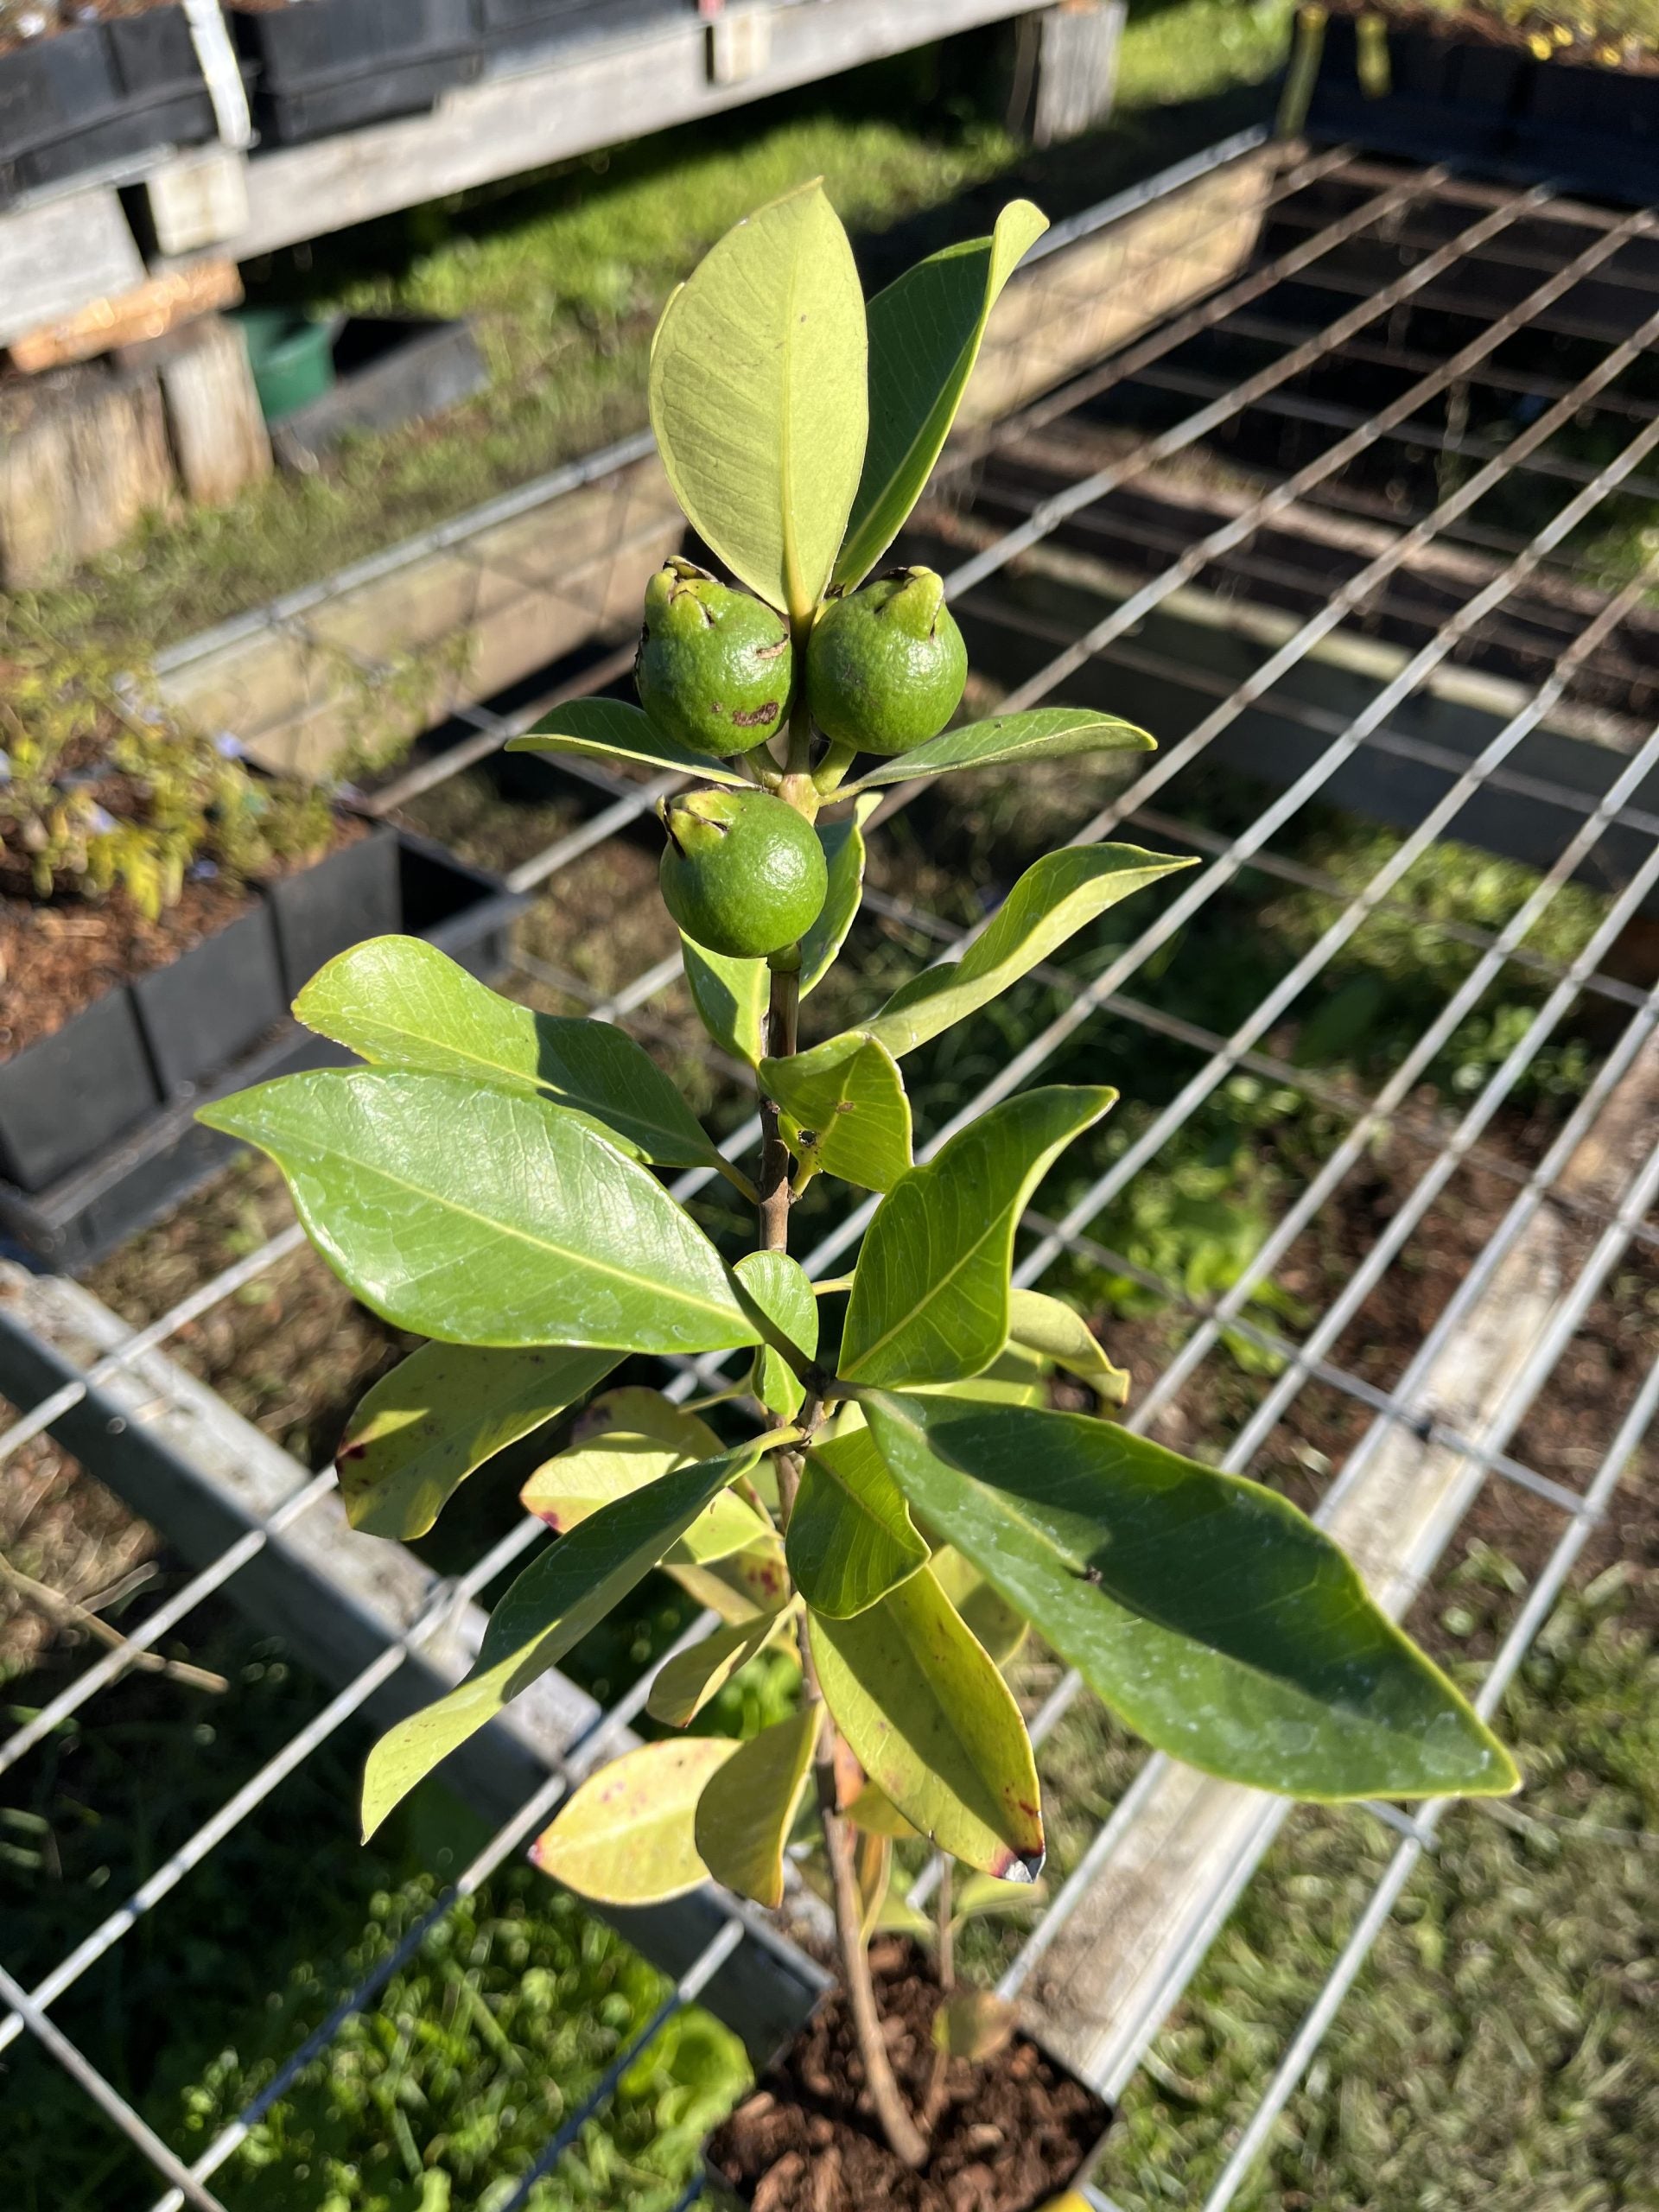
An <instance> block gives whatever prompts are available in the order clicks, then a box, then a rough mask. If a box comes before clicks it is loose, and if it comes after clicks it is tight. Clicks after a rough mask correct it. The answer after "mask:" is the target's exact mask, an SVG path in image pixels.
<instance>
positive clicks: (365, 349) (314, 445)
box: [270, 315, 489, 468]
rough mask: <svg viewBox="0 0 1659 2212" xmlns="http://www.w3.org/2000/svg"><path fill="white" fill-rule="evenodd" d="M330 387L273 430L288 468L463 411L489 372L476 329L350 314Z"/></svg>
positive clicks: (426, 318) (430, 318) (431, 318)
mask: <svg viewBox="0 0 1659 2212" xmlns="http://www.w3.org/2000/svg"><path fill="white" fill-rule="evenodd" d="M488 381H489V370H488V369H487V367H486V365H485V361H484V356H483V354H482V353H480V351H479V346H478V340H476V339H475V338H474V335H473V331H472V326H471V325H470V324H469V323H467V322H449V321H443V320H442V319H441V318H440V317H438V316H436V315H348V316H347V317H346V321H344V322H343V323H342V324H341V326H340V330H339V332H338V334H336V336H335V339H334V385H333V387H332V388H331V389H330V390H329V391H325V392H323V393H322V394H321V397H318V398H316V399H313V400H308V402H307V403H306V404H305V405H304V406H303V407H296V408H295V409H294V410H292V412H291V413H289V414H287V415H284V416H283V418H282V419H281V421H280V422H278V423H275V424H273V426H272V429H271V440H270V442H271V445H272V448H273V449H274V450H275V452H276V454H277V460H278V461H281V462H282V463H283V466H284V467H288V468H308V467H313V466H314V465H315V462H316V461H318V460H319V459H320V458H321V455H322V454H325V453H327V451H328V450H329V448H331V447H333V446H335V445H338V444H339V442H340V439H341V438H343V437H346V435H349V434H350V433H351V432H353V431H358V430H391V429H396V428H397V425H398V424H399V423H421V422H424V421H426V420H427V419H428V418H429V416H434V415H442V413H444V411H445V410H447V409H448V408H451V407H458V406H459V405H460V404H461V401H462V400H463V399H470V398H471V397H472V396H473V394H474V392H476V391H482V390H483V388H484V386H485V385H486V384H487V383H488Z"/></svg>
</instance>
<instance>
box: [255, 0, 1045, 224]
mask: <svg viewBox="0 0 1659 2212" xmlns="http://www.w3.org/2000/svg"><path fill="white" fill-rule="evenodd" d="M1030 5H1031V0H813V4H811V5H810V6H785V7H780V8H778V9H776V10H773V11H772V32H771V39H770V47H769V50H768V51H767V53H766V59H765V60H764V63H763V64H762V65H761V66H760V67H756V68H755V69H753V71H752V72H751V73H749V74H747V75H741V76H739V77H737V78H736V79H734V81H731V82H728V83H716V82H715V81H714V80H713V79H712V78H711V75H710V73H709V48H708V38H707V32H706V29H705V27H704V26H703V25H702V23H700V22H697V21H696V19H695V18H694V17H692V16H690V11H689V10H688V12H687V16H686V19H685V21H684V22H676V23H673V24H671V25H670V26H668V27H667V28H665V29H662V30H660V31H653V32H652V33H650V34H649V35H641V36H639V37H638V38H634V39H631V40H628V41H622V42H620V43H618V44H617V45H615V46H613V47H599V48H587V47H584V48H578V49H575V50H573V51H569V52H567V53H563V54H559V55H558V57H557V59H556V60H550V63H549V66H548V67H546V68H543V69H537V70H536V71H533V72H531V73H525V74H524V75H516V76H511V77H506V76H504V77H497V78H492V79H486V80H485V81H484V82H483V83H481V84H477V85H472V86H464V87H462V88H461V89H460V90H458V91H456V92H453V93H451V94H449V95H448V97H447V98H446V99H444V100H443V101H442V102H441V104H440V105H439V106H438V107H437V109H436V110H435V111H434V112H433V113H431V114H429V115H418V116H409V117H405V118H402V119H400V120H398V121H397V122H393V123H382V124H374V125H372V126H371V127H369V128H367V129H365V130H353V131H346V132H342V133H340V135H339V136H337V137H330V138H325V139H321V140H320V141H319V142H318V143H316V144H315V145H308V146H290V147H281V148H277V149H272V150H271V151H270V152H269V153H261V154H257V155H256V156H254V158H253V160H252V161H251V162H250V163H249V165H248V200H249V210H248V221H247V226H246V228H245V230H243V231H242V232H240V233H239V234H238V236H237V237H236V238H234V239H233V240H232V241H230V248H229V250H230V251H232V252H233V253H234V255H235V257H236V258H237V259H238V260H239V261H247V260H249V259H251V257H253V256H254V255H256V254H261V253H270V252H272V251H275V250H276V249H277V248H278V247H280V246H284V245H293V244H294V243H295V242H296V240H298V239H301V238H318V237H321V236H322V235H323V234H324V233H325V232H329V231H337V230H341V229H344V228H345V226H346V225H347V224H351V223H362V222H366V221H368V220H369V219H371V218H372V217H373V216H376V215H385V214H389V213H392V212H393V211H395V210H396V209H397V208H400V207H415V206H418V205H420V204H421V203H423V202H424V201H426V200H436V199H438V198H440V197H441V196H442V195H443V194H446V193H450V192H459V191H461V190H464V189H466V188H467V187H469V186H473V185H477V184H486V183H489V182H492V181H494V180H495V179H497V178H499V177H505V176H515V175H518V174H519V173H520V172H522V171H524V170H526V169H533V168H541V167H542V166H543V165H544V164H545V163H547V162H557V161H563V160H564V159H566V158H567V157H569V156H571V155H575V154H583V153H590V152H592V151H593V150H594V149H595V148H598V147H601V146H614V145H618V144H620V143H622V142H624V141H625V140H628V139H632V138H638V137H644V136H645V134H646V133H648V132H650V131H653V130H666V129H668V128H669V127H670V126H671V125H672V124H677V123H685V122H689V121H690V120H691V119H692V118H695V117H696V116H700V115H714V114H718V113H719V112H720V111H721V110H723V109H726V108H730V107H734V106H738V105H741V104H742V103H744V102H746V101H749V100H755V99H764V98H766V95H767V94H768V93H771V92H782V91H785V90H786V89H787V88H789V87H790V86H795V85H804V84H810V83H812V82H813V81H815V80H816V79H819V78H823V77H829V76H834V75H836V74H837V73H839V72H841V71H842V70H843V69H852V68H855V67H858V66H859V64H860V63H861V62H865V61H874V60H880V58H882V57H883V56H884V55H887V54H904V53H907V52H909V51H910V50H911V49H912V48H914V47H918V46H925V45H927V44H928V43H929V42H930V41H932V40H934V39H939V38H946V37H949V36H950V35H951V34H952V33H953V32H957V31H963V30H969V29H974V28H975V27H976V26H977V25H979V24H982V23H990V22H1000V21H1002V20H1004V19H1006V18H1007V17H1009V16H1017V15H1020V14H1023V13H1025V12H1026V11H1027V9H1028V8H1029V7H1030Z"/></svg>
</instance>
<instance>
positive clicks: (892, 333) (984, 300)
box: [836, 200, 1048, 590]
mask: <svg viewBox="0 0 1659 2212" xmlns="http://www.w3.org/2000/svg"><path fill="white" fill-rule="evenodd" d="M1047 228H1048V219H1047V217H1046V215H1044V214H1043V213H1041V212H1040V211H1039V209H1038V208H1035V207H1033V206H1032V204H1031V202H1030V200H1011V201H1010V202H1009V204H1008V205H1007V207H1005V208H1004V209H1003V210H1002V213H1001V214H1000V215H999V216H998V217H997V219H996V230H995V234H994V235H993V236H992V237H990V238H969V239H967V240H965V241H964V242H963V244H962V245H951V246H946V247H945V249H944V251H943V252H942V253H934V254H930V255H929V256H928V257H927V259H926V260H925V261H921V262H918V264H916V266H915V267H914V268H913V269H909V270H906V272H905V274H904V275H903V276H902V277H899V279H898V281H897V282H896V283H892V284H889V285H888V286H887V289H886V290H885V291H884V292H878V293H877V294H876V296H875V297H874V299H873V300H872V301H871V302H870V304H869V331H870V340H869V342H870V437H869V445H868V450H867V451H866V453H865V455H864V473H863V474H862V476H861V478H860V480H859V486H858V497H857V498H856V499H855V501H854V503H853V513H852V520H851V522H850V523H849V525H848V530H847V538H846V543H844V544H843V545H842V549H841V555H840V557H839V559H838V560H837V561H836V582H837V583H840V584H845V585H846V586H847V587H848V588H849V590H850V589H851V588H852V587H853V586H854V585H855V584H857V583H859V582H861V581H862V580H863V578H864V577H865V576H867V575H868V574H869V572H870V570H871V569H873V568H874V566H875V564H876V563H877V562H878V561H879V560H880V558H881V556H882V555H883V554H884V553H885V552H886V551H887V548H888V546H889V545H891V544H892V543H893V539H894V538H895V537H897V536H898V535H899V531H900V530H901V529H903V527H904V524H905V518H906V516H907V515H908V514H909V513H910V511H911V509H912V507H913V506H914V505H915V504H916V502H917V500H918V499H920V498H921V496H922V492H923V489H924V487H925V485H926V483H927V480H928V478H929V477H930V476H931V474H932V473H933V464H934V463H935V461H938V457H939V454H940V453H941V452H942V451H943V449H944V442H945V439H946V437H947V436H948V435H950V425H951V423H953V422H954V421H955V420H956V416H957V408H958V407H960V406H961V404H962V396H963V392H964V391H966V390H967V388H968V379H969V377H970V376H971V375H972V373H973V368H974V363H975V362H976V360H977V359H978V358H979V347H980V341H981V340H982V338H983V337H984V335H985V325H986V323H987V321H988V320H989V317H990V312H991V309H992V308H994V307H995V305H996V302H997V300H998V298H999V296H1001V290H1002V287H1003V286H1004V285H1005V284H1006V283H1007V281H1008V279H1009V277H1011V276H1012V275H1013V274H1014V268H1015V266H1016V264H1018V263H1019V262H1020V259H1021V258H1022V257H1023V256H1025V255H1026V254H1027V253H1028V252H1029V251H1031V249H1032V247H1033V245H1035V244H1036V243H1037V240H1038V239H1039V238H1041V236H1042V234H1043V232H1045V231H1046V229H1047Z"/></svg>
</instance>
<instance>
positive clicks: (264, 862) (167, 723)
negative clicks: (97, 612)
mask: <svg viewBox="0 0 1659 2212" xmlns="http://www.w3.org/2000/svg"><path fill="white" fill-rule="evenodd" d="M333 829H334V822H333V817H332V815H331V812H330V810H329V805H328V802H327V798H326V797H325V796H324V795H323V794H322V793H321V792H320V791H315V790H310V789H307V788H305V787H303V786H302V785H298V784H287V783H283V782H281V781H279V780H277V779H271V778H266V777H263V776H258V775H256V774H255V773H254V772H252V770H251V769H250V768H249V767H247V766H245V763H244V762H243V760H242V759H241V757H240V753H239V749H238V748H237V747H235V746H234V745H233V744H232V743H229V742H226V741H223V740H215V739H213V738H212V737H209V736H207V734H204V733H203V732H201V731H199V730H195V729H192V728H188V727H187V726H185V725H184V724H182V723H181V722H180V721H177V720H176V719H175V717H174V716H173V715H171V714H170V713H169V712H168V709H166V707H165V706H163V705H162V702H161V700H160V697H159V695H158V694H157V692H156V689H155V687H154V685H153V683H152V682H151V681H150V680H149V678H148V677H146V676H145V675H144V674H143V671H139V672H137V673H135V672H134V671H132V670H131V669H130V666H128V665H127V664H126V662H125V657H124V656H122V657H119V658H118V657H117V655H115V654H114V653H113V652H111V651H110V650H109V649H108V648H106V647H105V646H103V645H100V644H99V643H98V642H97V641H96V640H95V639H93V638H92V635H91V633H90V626H83V625H81V624H75V625H74V626H73V627H71V628H67V629H65V630H62V631H60V630H59V628H58V627H57V626H55V625H54V627H53V628H52V629H48V628H47V627H46V626H44V625H43V624H42V623H41V621H40V620H39V619H38V618H37V616H36V614H35V609H34V607H33V606H32V604H31V602H30V601H29V600H28V599H27V598H21V597H20V598H13V599H10V600H8V601H5V602H3V603H0V889H3V890H5V891H7V892H10V893H12V894H13V895H14V896H20V895H21V896H22V897H25V898H28V897H31V896H32V897H33V898H34V899H38V900H43V901H44V900H54V899H104V898H106V897H108V896H109V895H110V894H111V893H114V892H117V891H119V892H122V893H124V894H125V895H126V897H127V898H128V899H130V900H131V902H132V904H133V905H134V906H136V907H137V909H138V910H139V912H141V913H143V915H144V916H145V917H146V918H148V919H149V920H151V921H154V920H155V919H156V917H157V916H158V915H159V914H161V913H162V912H163V910H164V909H165V908H167V907H168V906H174V905H175V904H176V903H177V901H178V899H179V897H180V895H181V892H182V891H183V888H184V884H185V880H186V878H187V876H188V874H189V873H190V872H191V871H192V870H193V869H195V870H201V871H206V870H208V869H211V870H213V872H215V873H216V874H220V875H223V876H226V877H229V878H230V879H231V880H232V881H233V882H237V883H243V882H246V881H248V880H251V879H252V878H254V877H257V875H259V874H262V873H264V872H265V871H267V870H270V869H271V868H280V867H281V866H283V864H284V863H287V862H291V861H296V860H304V859H308V858H311V857H313V856H314V855H316V854H318V853H320V852H321V851H322V850H323V849H325V848H326V847H327V843H328V842H329V839H330V837H331V836H332V835H333Z"/></svg>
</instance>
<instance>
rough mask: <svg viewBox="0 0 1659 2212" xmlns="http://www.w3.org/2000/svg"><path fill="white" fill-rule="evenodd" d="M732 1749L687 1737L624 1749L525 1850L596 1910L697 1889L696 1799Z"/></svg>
mask: <svg viewBox="0 0 1659 2212" xmlns="http://www.w3.org/2000/svg"><path fill="white" fill-rule="evenodd" d="M737 1748H738V1747H737V1745H735V1744H734V1743H730V1742H728V1740H727V1739H726V1738H724V1737H721V1736H689V1737H681V1738H677V1739H676V1740H674V1741H671V1742H669V1743H665V1744H641V1745H640V1746H639V1749H638V1751H625V1752H624V1753H623V1754H622V1756H621V1758H616V1759H613V1760H612V1761H611V1763H610V1764H609V1765H608V1766H605V1767H601V1769H600V1770H599V1772H598V1773H597V1774H595V1775H592V1776H590V1777H588V1780H587V1781H586V1782H584V1783H582V1787H581V1789H578V1790H577V1791H576V1792H575V1795H574V1796H571V1797H570V1798H569V1799H568V1800H567V1801H566V1802H565V1803H564V1804H563V1805H562V1806H561V1807H560V1808H559V1810H558V1812H557V1814H556V1816H555V1817H554V1820H553V1821H552V1823H551V1825H550V1827H545V1828H543V1831H542V1833H541V1834H540V1835H538V1836H537V1839H536V1840H535V1842H534V1843H533V1844H532V1845H531V1847H530V1856H531V1860H532V1862H533V1863H534V1864H535V1865H536V1866H539V1867H540V1868H541V1870H542V1872H543V1873H544V1874H550V1875H551V1876H552V1877H553V1878H554V1880H555V1881H556V1882H563V1884H564V1886H565V1887H566V1889H568V1890H574V1891H575V1893H576V1895H577V1896H578V1897H591V1898H592V1899H593V1901H594V1904H621V1905H628V1904H660V1903H661V1902H662V1901H663V1899H664V1898H665V1897H683V1896H684V1895H685V1894H686V1892H687V1891H690V1890H697V1889H701V1888H702V1885H703V1884H704V1883H705V1882H706V1881H707V1880H708V1878H709V1870H708V1868H707V1867H706V1866H704V1865H703V1863H702V1859H700V1858H699V1857H698V1856H697V1846H696V1812H697V1801H698V1799H699V1798H700V1797H701V1796H702V1793H703V1791H704V1789H707V1787H708V1786H709V1783H710V1782H711V1781H713V1779H714V1778H715V1776H716V1775H717V1774H718V1773H719V1772H720V1770H721V1768H722V1767H723V1766H725V1765H726V1764H728V1761H729V1760H730V1759H731V1758H732V1757H733V1755H734V1752H735V1751H736V1750H737Z"/></svg>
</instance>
